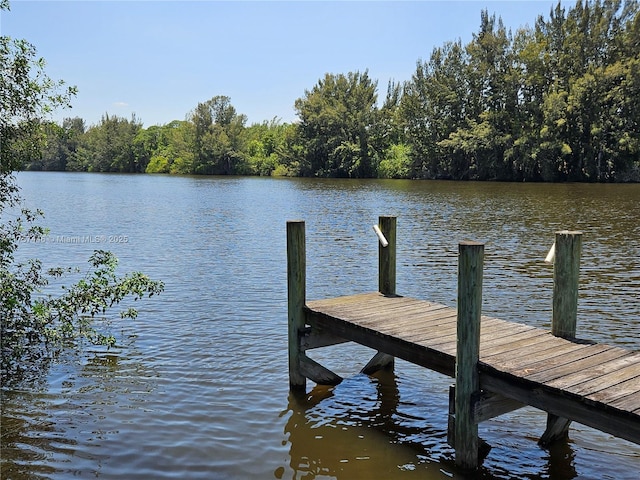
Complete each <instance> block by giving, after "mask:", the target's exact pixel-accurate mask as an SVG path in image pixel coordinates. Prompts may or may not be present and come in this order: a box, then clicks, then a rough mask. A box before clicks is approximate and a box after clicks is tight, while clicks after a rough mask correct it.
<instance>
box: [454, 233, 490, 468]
mask: <svg viewBox="0 0 640 480" xmlns="http://www.w3.org/2000/svg"><path fill="white" fill-rule="evenodd" d="M458 249H459V254H460V256H459V259H458V320H457V345H456V388H455V427H454V448H455V451H456V465H457V466H458V467H460V468H463V469H466V470H473V469H476V468H477V467H478V458H479V457H478V424H477V423H476V422H475V419H474V416H473V402H474V401H475V400H476V399H477V398H478V396H479V393H480V378H479V374H478V360H479V358H480V317H481V314H482V268H483V261H484V244H482V243H478V242H461V243H460V244H459V246H458Z"/></svg>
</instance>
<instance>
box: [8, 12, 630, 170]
mask: <svg viewBox="0 0 640 480" xmlns="http://www.w3.org/2000/svg"><path fill="white" fill-rule="evenodd" d="M639 45H640V13H639V9H638V2H637V1H636V0H627V1H622V0H594V1H582V0H579V1H578V2H576V3H575V5H574V6H572V7H571V8H568V9H565V8H564V7H563V6H562V5H561V3H560V2H558V4H557V5H556V6H555V7H554V8H552V9H551V10H550V12H549V15H548V16H547V17H545V16H542V15H541V16H539V17H538V18H537V19H532V26H527V27H522V28H519V29H518V30H516V31H515V32H513V31H512V30H509V29H508V28H507V27H506V26H505V25H504V23H503V22H502V20H501V19H500V18H496V16H495V15H491V14H490V13H489V12H488V11H487V10H483V11H482V12H481V15H480V25H479V29H478V31H477V32H476V33H474V34H473V36H472V39H471V41H469V43H467V44H466V45H464V44H463V43H462V42H461V41H460V40H458V41H450V42H447V43H445V44H444V45H442V46H438V47H436V48H434V49H433V51H432V52H431V54H430V56H429V57H428V59H426V60H418V61H417V62H416V69H415V72H414V74H413V75H412V77H411V79H409V80H406V81H404V82H402V83H396V82H395V81H392V82H391V83H390V84H389V85H388V87H387V93H386V96H385V97H384V99H382V100H381V101H380V100H379V92H378V82H377V80H374V79H372V78H371V77H370V76H369V73H368V71H366V70H365V71H364V72H359V71H355V72H348V73H346V74H343V73H326V74H325V75H324V76H323V77H322V78H321V79H320V80H318V82H317V83H316V84H315V85H314V86H313V87H311V88H310V89H309V90H305V92H304V94H303V96H301V97H300V98H298V99H297V100H296V101H295V105H294V106H295V110H296V112H297V116H298V121H296V122H293V123H291V124H282V123H281V122H279V121H277V119H273V120H272V121H270V122H263V123H261V124H260V123H259V124H253V125H251V126H247V125H246V121H247V118H246V116H245V115H243V114H240V113H238V112H236V110H235V108H234V107H233V106H232V104H231V99H230V98H229V97H226V96H223V95H218V96H215V97H213V98H211V99H210V100H208V101H205V102H202V103H199V104H198V105H197V106H196V107H195V108H194V109H193V110H192V111H191V112H190V113H189V114H187V115H186V118H185V120H182V121H173V122H170V123H168V124H166V125H157V126H152V127H149V128H148V129H144V128H142V126H141V124H140V123H139V122H138V121H137V120H136V119H135V118H134V119H132V120H130V121H129V120H125V119H119V118H117V117H113V116H108V115H105V116H104V117H103V119H102V121H101V122H100V123H99V124H98V125H94V126H90V127H89V128H86V129H84V131H83V127H82V125H83V123H82V120H81V119H69V120H68V121H65V122H63V125H62V126H61V127H59V128H49V129H48V138H49V144H50V147H49V148H48V149H47V150H46V154H45V157H44V158H42V159H35V160H34V159H33V158H32V159H31V162H30V163H29V164H28V165H27V167H28V168H34V169H45V170H46V169H67V170H87V171H128V172H141V171H146V172H149V173H156V172H161V173H189V174H249V175H272V174H280V175H282V174H284V175H299V176H331V177H358V178H366V177H391V178H451V179H469V180H517V181H524V180H527V181H586V182H609V181H640V108H638V107H639V106H640V105H638V102H640V100H639V99H640V47H639ZM57 101H58V102H62V101H64V97H57ZM105 139H108V144H109V148H107V147H106V145H107V144H106V143H105ZM3 148H4V147H3Z"/></svg>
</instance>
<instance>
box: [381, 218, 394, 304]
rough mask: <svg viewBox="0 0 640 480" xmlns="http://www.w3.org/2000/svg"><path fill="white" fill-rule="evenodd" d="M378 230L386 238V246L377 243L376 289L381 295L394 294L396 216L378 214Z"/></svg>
mask: <svg viewBox="0 0 640 480" xmlns="http://www.w3.org/2000/svg"><path fill="white" fill-rule="evenodd" d="M378 223H379V225H380V230H381V231H382V234H383V235H384V237H385V238H386V239H387V242H388V245H387V246H386V247H384V246H382V244H381V243H378V290H379V291H380V293H382V294H383V295H389V296H394V295H395V294H396V224H397V221H396V217H389V216H380V217H379V218H378Z"/></svg>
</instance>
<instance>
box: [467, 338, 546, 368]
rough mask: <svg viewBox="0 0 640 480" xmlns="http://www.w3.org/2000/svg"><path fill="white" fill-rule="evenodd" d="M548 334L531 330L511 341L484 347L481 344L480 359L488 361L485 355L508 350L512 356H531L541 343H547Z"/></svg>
mask: <svg viewBox="0 0 640 480" xmlns="http://www.w3.org/2000/svg"><path fill="white" fill-rule="evenodd" d="M547 341H548V336H547V335H546V332H542V331H541V332H538V333H535V332H531V333H528V335H525V336H522V337H518V338H515V339H512V341H510V342H502V343H495V344H493V345H487V346H486V347H483V346H482V344H480V360H481V361H483V362H486V358H485V355H492V354H499V353H505V352H508V353H509V355H510V357H512V358H513V357H514V356H517V357H518V358H522V357H529V356H530V355H531V354H532V353H533V352H535V349H536V348H537V347H539V346H540V345H544V344H546V342H547Z"/></svg>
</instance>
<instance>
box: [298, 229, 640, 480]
mask: <svg viewBox="0 0 640 480" xmlns="http://www.w3.org/2000/svg"><path fill="white" fill-rule="evenodd" d="M376 231H377V233H378V235H379V237H380V248H379V255H380V256H379V292H375V293H365V294H360V295H352V296H345V297H338V298H332V299H326V300H317V301H312V302H307V301H306V293H305V291H306V278H305V276H306V273H305V270H306V267H305V263H306V259H305V234H304V222H288V224H287V248H288V268H287V271H288V288H289V374H290V385H291V388H292V390H294V391H295V390H304V389H305V388H306V379H307V378H308V379H310V380H312V381H314V382H316V383H318V384H325V385H336V384H338V383H339V382H340V381H341V380H342V379H341V377H339V376H338V375H336V374H335V373H333V372H331V371H330V370H329V369H327V368H325V367H324V366H322V365H320V364H318V363H317V362H315V361H314V360H312V359H310V358H309V357H308V356H307V355H306V353H305V352H306V351H307V350H310V349H313V348H318V347H323V346H329V345H335V344H339V343H343V342H347V341H353V342H357V343H359V344H362V345H365V346H367V347H370V348H373V349H374V350H377V351H378V353H377V354H376V355H375V356H374V357H373V358H372V359H371V361H370V362H369V363H368V364H367V365H366V366H365V367H364V369H363V372H365V373H369V374H370V373H373V372H375V371H377V370H379V369H382V368H385V367H392V366H393V363H394V362H393V359H394V357H398V358H402V359H404V360H406V361H408V362H411V363H414V364H416V365H420V366H422V367H425V368H428V369H431V370H435V371H437V372H440V373H443V374H445V375H448V376H450V377H453V378H455V386H454V387H452V388H451V392H450V399H449V441H450V443H451V444H452V445H453V446H454V448H455V452H456V464H457V465H458V466H459V467H462V468H465V469H473V468H476V467H477V466H478V464H479V462H480V461H481V458H482V456H483V452H479V450H481V449H480V446H481V445H480V443H481V442H480V441H479V439H478V424H479V423H480V422H483V421H485V420H488V419H490V418H493V417H496V416H498V415H501V414H503V413H507V412H509V411H513V410H515V409H518V408H521V407H523V406H526V405H530V406H533V407H536V408H539V409H541V410H544V411H546V412H547V413H548V417H547V428H546V431H545V432H544V434H543V436H542V438H541V440H540V443H542V444H544V445H549V444H551V443H552V442H555V441H556V440H558V439H562V438H565V437H566V435H567V431H568V428H569V424H570V422H571V421H576V422H578V423H582V424H585V425H588V426H590V427H593V428H596V429H598V430H601V431H603V432H607V433H609V434H612V435H614V436H617V437H620V438H624V439H626V440H629V441H632V442H635V443H638V444H640V354H638V353H637V352H631V351H628V350H624V349H622V348H618V347H612V346H608V345H601V344H591V343H587V342H584V341H579V340H577V339H576V338H575V327H576V311H577V296H578V288H577V285H578V271H579V259H580V250H581V234H580V233H579V232H566V231H564V232H557V233H556V244H555V261H554V300H553V324H552V331H551V332H548V331H546V330H542V329H538V328H534V327H530V326H527V325H523V324H516V323H512V322H506V321H503V320H499V319H495V318H488V317H481V302H482V265H483V255H484V245H482V244H479V243H475V242H463V243H461V244H460V246H459V275H458V308H457V309H454V308H450V307H446V306H444V305H439V304H435V303H433V302H428V301H423V300H416V299H412V298H407V297H402V296H399V295H397V294H396V292H395V256H396V253H395V243H396V241H395V237H396V222H395V217H381V218H380V226H379V228H376Z"/></svg>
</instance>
